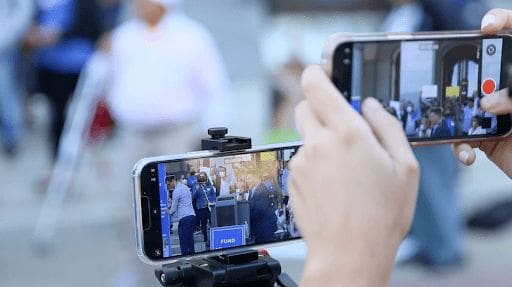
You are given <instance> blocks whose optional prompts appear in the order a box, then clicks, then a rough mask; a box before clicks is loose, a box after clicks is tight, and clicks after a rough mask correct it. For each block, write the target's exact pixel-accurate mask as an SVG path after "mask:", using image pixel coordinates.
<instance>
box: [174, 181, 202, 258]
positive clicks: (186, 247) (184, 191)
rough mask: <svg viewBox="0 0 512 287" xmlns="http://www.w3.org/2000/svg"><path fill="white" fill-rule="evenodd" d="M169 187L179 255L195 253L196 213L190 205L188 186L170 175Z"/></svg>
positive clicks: (190, 198) (190, 195)
mask: <svg viewBox="0 0 512 287" xmlns="http://www.w3.org/2000/svg"><path fill="white" fill-rule="evenodd" d="M170 188H171V189H173V190H174V191H173V192H172V202H171V208H170V209H169V215H170V216H171V219H172V220H174V221H177V222H178V237H179V239H180V249H181V255H190V254H194V253H195V249H194V228H195V226H196V214H195V212H194V208H193V207H192V194H191V193H190V190H189V188H188V187H187V186H186V185H184V184H183V183H182V182H181V181H176V177H174V176H171V181H170Z"/></svg>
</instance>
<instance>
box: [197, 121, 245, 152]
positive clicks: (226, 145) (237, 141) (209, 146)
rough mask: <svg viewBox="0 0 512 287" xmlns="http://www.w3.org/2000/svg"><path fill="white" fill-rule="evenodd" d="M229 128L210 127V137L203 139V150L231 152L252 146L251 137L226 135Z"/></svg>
mask: <svg viewBox="0 0 512 287" xmlns="http://www.w3.org/2000/svg"><path fill="white" fill-rule="evenodd" d="M227 134H228V129H227V128H225V127H218V128H209V129H208V135H210V136H211V138H209V139H202V140H201V149H202V150H215V151H219V152H229V151H237V150H246V149H250V148H251V147H252V141H251V138H247V137H237V136H226V135H227Z"/></svg>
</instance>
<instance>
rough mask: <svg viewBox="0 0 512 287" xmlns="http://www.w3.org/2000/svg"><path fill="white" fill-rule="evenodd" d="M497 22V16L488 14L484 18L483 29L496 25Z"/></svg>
mask: <svg viewBox="0 0 512 287" xmlns="http://www.w3.org/2000/svg"><path fill="white" fill-rule="evenodd" d="M495 23H496V16H494V15H492V14H487V15H485V16H484V18H483V19H482V29H483V28H485V27H487V26H489V25H494V24H495Z"/></svg>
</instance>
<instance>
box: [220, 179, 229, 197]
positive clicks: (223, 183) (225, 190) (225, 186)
mask: <svg viewBox="0 0 512 287" xmlns="http://www.w3.org/2000/svg"><path fill="white" fill-rule="evenodd" d="M230 186H231V183H230V182H229V181H228V180H227V179H221V180H220V191H219V196H231V193H230V188H229V187H230Z"/></svg>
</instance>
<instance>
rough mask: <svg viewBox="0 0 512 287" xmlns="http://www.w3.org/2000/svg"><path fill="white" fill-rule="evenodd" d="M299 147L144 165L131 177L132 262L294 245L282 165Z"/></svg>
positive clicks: (170, 159)
mask: <svg viewBox="0 0 512 287" xmlns="http://www.w3.org/2000/svg"><path fill="white" fill-rule="evenodd" d="M299 146H300V143H298V142H297V143H287V144H278V145H268V146H261V147H258V148H253V149H250V150H235V151H230V152H223V153H218V152H212V151H200V152H192V153H186V154H181V155H172V156H163V157H154V158H145V159H142V160H141V161H139V162H138V163H137V164H136V165H135V167H134V170H133V184H134V207H135V224H136V237H137V252H138V255H139V257H140V258H141V259H142V260H143V261H144V262H145V263H148V264H154V265H162V264H166V263H172V262H175V261H176V260H177V259H180V258H194V257H204V256H215V255H219V254H221V253H224V252H225V251H226V250H229V251H238V250H246V249H247V247H258V248H265V247H266V246H268V245H275V244H279V243H283V242H288V241H291V240H298V239H300V234H299V231H298V229H297V227H296V225H295V222H294V216H293V213H292V212H291V206H290V202H289V200H288V199H289V195H288V188H287V181H288V176H289V173H288V162H289V160H290V159H291V158H292V157H293V155H294V153H295V152H296V151H297V149H298V148H299Z"/></svg>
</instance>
